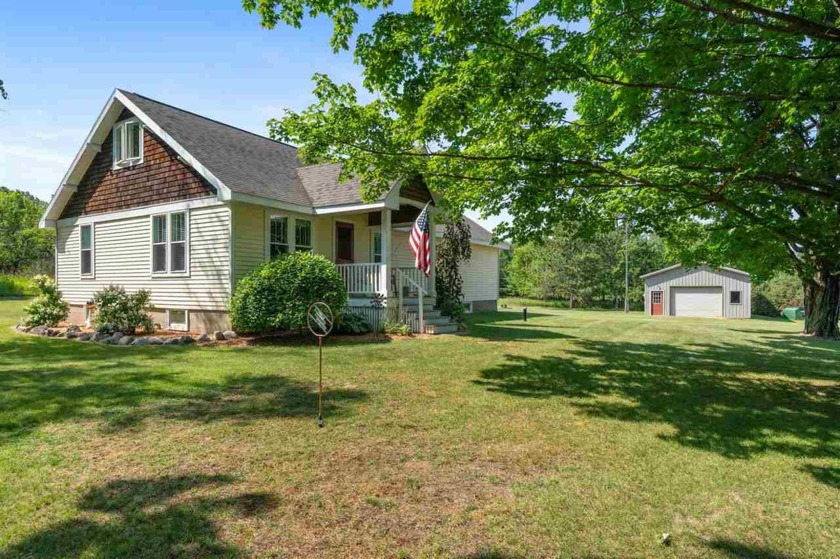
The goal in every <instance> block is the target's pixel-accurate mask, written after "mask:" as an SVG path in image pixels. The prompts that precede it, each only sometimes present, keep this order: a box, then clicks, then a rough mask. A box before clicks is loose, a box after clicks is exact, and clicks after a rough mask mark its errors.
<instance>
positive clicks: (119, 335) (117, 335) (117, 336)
mask: <svg viewBox="0 0 840 559" xmlns="http://www.w3.org/2000/svg"><path fill="white" fill-rule="evenodd" d="M123 336H125V334H123V333H122V332H114V335H113V336H111V341H112V342H114V343H117V342H119V341H120V338H122V337H123Z"/></svg>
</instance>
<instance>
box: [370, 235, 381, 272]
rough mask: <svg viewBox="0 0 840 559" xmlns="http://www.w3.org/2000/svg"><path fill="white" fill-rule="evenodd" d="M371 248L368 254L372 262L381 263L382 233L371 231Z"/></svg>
mask: <svg viewBox="0 0 840 559" xmlns="http://www.w3.org/2000/svg"><path fill="white" fill-rule="evenodd" d="M370 242H371V247H370V254H371V258H372V259H373V262H374V263H376V264H381V263H382V232H381V231H373V232H372V233H371V241H370Z"/></svg>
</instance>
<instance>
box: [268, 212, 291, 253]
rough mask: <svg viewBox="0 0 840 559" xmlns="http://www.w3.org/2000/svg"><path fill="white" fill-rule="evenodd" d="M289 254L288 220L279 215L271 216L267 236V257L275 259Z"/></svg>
mask: <svg viewBox="0 0 840 559" xmlns="http://www.w3.org/2000/svg"><path fill="white" fill-rule="evenodd" d="M288 252H289V218H288V217H285V216H280V215H273V216H271V225H270V230H269V236H268V257H269V258H277V257H278V256H280V255H282V254H287V253H288Z"/></svg>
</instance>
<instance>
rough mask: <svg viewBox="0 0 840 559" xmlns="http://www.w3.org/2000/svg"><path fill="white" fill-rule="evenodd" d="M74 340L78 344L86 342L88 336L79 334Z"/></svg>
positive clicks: (88, 338)
mask: <svg viewBox="0 0 840 559" xmlns="http://www.w3.org/2000/svg"><path fill="white" fill-rule="evenodd" d="M76 339H77V340H79V341H80V342H87V341H89V340H90V334H79V337H78V338H76Z"/></svg>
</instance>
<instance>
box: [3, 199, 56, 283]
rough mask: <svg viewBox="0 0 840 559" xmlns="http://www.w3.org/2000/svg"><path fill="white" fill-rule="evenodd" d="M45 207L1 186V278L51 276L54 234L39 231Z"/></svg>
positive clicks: (37, 200) (43, 230) (50, 230)
mask: <svg viewBox="0 0 840 559" xmlns="http://www.w3.org/2000/svg"><path fill="white" fill-rule="evenodd" d="M45 208H46V203H45V202H43V201H41V200H39V199H38V198H36V197H34V196H33V195H31V194H29V193H28V192H24V191H22V190H11V189H9V188H6V187H4V186H0V274H10V275H19V274H38V273H46V274H52V273H53V269H54V260H53V247H54V240H55V234H54V232H53V230H52V229H39V228H38V220H39V219H40V218H41V214H42V213H44V209H45Z"/></svg>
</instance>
